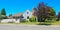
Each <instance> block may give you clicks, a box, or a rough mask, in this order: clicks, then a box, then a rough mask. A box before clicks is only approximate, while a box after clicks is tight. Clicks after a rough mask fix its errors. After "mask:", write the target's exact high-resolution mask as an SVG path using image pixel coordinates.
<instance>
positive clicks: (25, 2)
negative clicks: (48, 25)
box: [0, 0, 60, 16]
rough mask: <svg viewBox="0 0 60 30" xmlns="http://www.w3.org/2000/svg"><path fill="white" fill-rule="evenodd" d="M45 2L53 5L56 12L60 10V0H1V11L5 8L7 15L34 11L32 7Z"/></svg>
mask: <svg viewBox="0 0 60 30" xmlns="http://www.w3.org/2000/svg"><path fill="white" fill-rule="evenodd" d="M41 2H44V3H45V5H47V6H50V7H52V8H53V9H54V10H55V12H56V14H58V12H60V0H0V12H1V10H2V8H5V11H6V15H7V16H8V15H9V14H13V15H14V14H17V13H21V12H25V11H26V10H30V11H32V8H33V7H35V8H37V6H38V4H39V3H41Z"/></svg>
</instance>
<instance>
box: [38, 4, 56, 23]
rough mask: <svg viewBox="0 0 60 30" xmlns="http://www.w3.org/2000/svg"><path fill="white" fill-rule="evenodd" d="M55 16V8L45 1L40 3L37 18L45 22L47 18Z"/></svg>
mask: <svg viewBox="0 0 60 30" xmlns="http://www.w3.org/2000/svg"><path fill="white" fill-rule="evenodd" d="M51 16H55V11H54V9H53V8H51V7H49V6H46V5H44V3H39V4H38V11H37V18H38V21H39V22H40V21H41V22H45V19H47V18H51Z"/></svg>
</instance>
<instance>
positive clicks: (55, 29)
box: [0, 24, 60, 30]
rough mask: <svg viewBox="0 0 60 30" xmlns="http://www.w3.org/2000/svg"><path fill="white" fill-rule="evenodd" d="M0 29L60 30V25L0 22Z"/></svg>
mask: <svg viewBox="0 0 60 30" xmlns="http://www.w3.org/2000/svg"><path fill="white" fill-rule="evenodd" d="M0 30H60V26H50V25H49V26H46V25H39V26H38V25H23V24H22V25H10V24H8V25H7V24H6V25H4V24H0Z"/></svg>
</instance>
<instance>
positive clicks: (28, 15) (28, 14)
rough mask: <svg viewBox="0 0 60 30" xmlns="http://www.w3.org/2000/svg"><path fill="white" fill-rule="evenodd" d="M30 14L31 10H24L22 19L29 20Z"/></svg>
mask: <svg viewBox="0 0 60 30" xmlns="http://www.w3.org/2000/svg"><path fill="white" fill-rule="evenodd" d="M31 16H32V12H30V11H29V10H27V11H26V12H24V13H23V17H24V19H26V20H28V21H29V18H31Z"/></svg>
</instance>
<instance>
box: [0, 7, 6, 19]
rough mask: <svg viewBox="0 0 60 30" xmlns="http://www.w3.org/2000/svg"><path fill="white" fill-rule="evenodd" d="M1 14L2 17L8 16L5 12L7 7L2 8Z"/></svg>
mask: <svg viewBox="0 0 60 30" xmlns="http://www.w3.org/2000/svg"><path fill="white" fill-rule="evenodd" d="M1 15H2V19H6V18H7V16H6V12H5V8H3V9H2V11H1Z"/></svg>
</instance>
